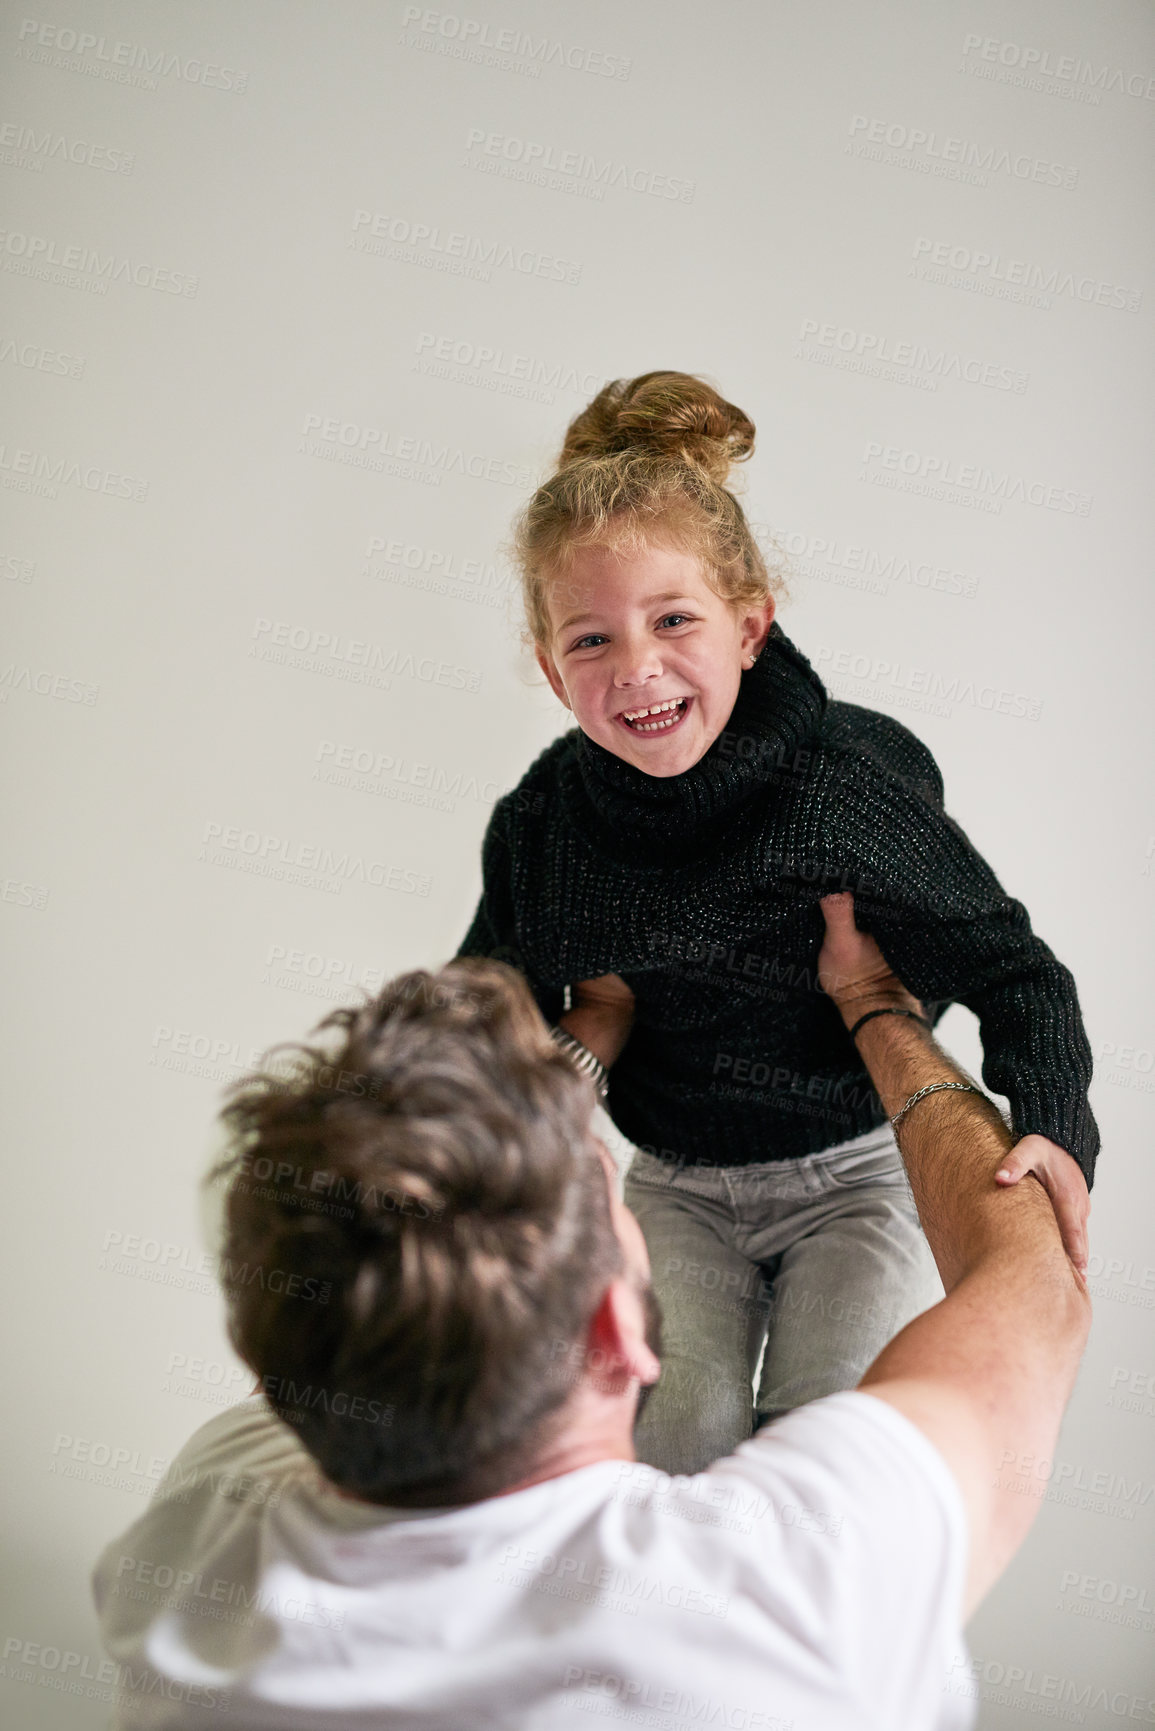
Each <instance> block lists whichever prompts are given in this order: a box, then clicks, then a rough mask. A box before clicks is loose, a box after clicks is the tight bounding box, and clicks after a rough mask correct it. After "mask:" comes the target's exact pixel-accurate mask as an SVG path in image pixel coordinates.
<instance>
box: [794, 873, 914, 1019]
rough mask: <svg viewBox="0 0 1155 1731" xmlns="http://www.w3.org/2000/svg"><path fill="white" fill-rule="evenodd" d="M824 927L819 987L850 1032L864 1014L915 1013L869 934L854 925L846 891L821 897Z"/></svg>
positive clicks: (905, 991)
mask: <svg viewBox="0 0 1155 1731" xmlns="http://www.w3.org/2000/svg"><path fill="white" fill-rule="evenodd" d="M818 905H819V906H820V907H821V909H822V918H823V919H824V920H825V921H826V936H825V938H824V939H823V942H822V948H821V950H820V951H819V952H818V984H819V985H820V986H821V987H822V990H823V991H824V992H826V993H828V994H829V996H830V997H832V998H833V999H834V1002H835V1003H836V1004H837V1005H838V1008H839V1010H840V1011H841V1012H842V1019H843V1021H844V1022H845V1023H846V1026H847V1027H848V1028H849V1027H850V1026H852V1024H853V1023H854V1022H855V1021H856V1020H857V1019H858V1017H859V1016H861V1015H865V1013H866V1011H867V1010H873V1009H881V1008H882V1007H883V1006H884V1005H894V1006H895V1007H896V1008H897V1007H901V1008H903V1009H911V1010H918V1011H920V1012H921V1010H922V1005H921V1004H920V1003H919V1001H918V999H917V998H914V997H912V996H911V994H910V993H909V992H908V991H907V989H906V987H905V986H904V985H903V983H902V981H901V980H900V979H899V978H898V975H897V974H895V973H894V972H893V971H892V969H891V966H890V963H889V962H888V961H887V959H886V957H885V956H884V955H883V953H882V951H881V950H880V949H879V947H878V945H877V944H876V943H875V941H874V939H873V938H872V937H871V936H870V934H869V932H860V931H859V929H858V927H857V926H856V925H855V923H854V897H853V896H852V895H851V893H850V891H849V890H842V891H840V892H839V894H838V895H833V896H823V897H822V899H821V901H820V902H819V904H818Z"/></svg>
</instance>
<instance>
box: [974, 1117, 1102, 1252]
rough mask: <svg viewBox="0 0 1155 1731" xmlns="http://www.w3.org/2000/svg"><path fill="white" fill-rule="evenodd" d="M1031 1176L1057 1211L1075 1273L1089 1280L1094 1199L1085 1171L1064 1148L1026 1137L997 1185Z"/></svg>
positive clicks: (999, 1173) (997, 1178)
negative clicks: (1089, 1228)
mask: <svg viewBox="0 0 1155 1731" xmlns="http://www.w3.org/2000/svg"><path fill="white" fill-rule="evenodd" d="M1028 1172H1033V1173H1034V1175H1035V1177H1036V1178H1037V1179H1038V1180H1039V1183H1040V1184H1041V1185H1042V1186H1043V1189H1044V1190H1045V1191H1046V1192H1047V1195H1048V1196H1049V1197H1050V1198H1051V1206H1052V1207H1053V1208H1054V1210H1055V1219H1056V1220H1057V1221H1058V1223H1059V1236H1060V1237H1061V1238H1062V1240H1063V1249H1064V1250H1065V1251H1066V1252H1067V1255H1068V1256H1069V1257H1070V1259H1071V1263H1072V1265H1073V1266H1074V1269H1075V1272H1076V1273H1077V1274H1078V1275H1079V1276H1080V1277H1081V1278H1082V1279H1083V1280H1086V1278H1087V1217H1088V1215H1089V1214H1090V1212H1091V1198H1090V1196H1089V1195H1088V1194H1087V1180H1086V1179H1085V1178H1084V1177H1083V1173H1082V1169H1081V1167H1080V1166H1079V1165H1078V1163H1077V1162H1076V1161H1075V1159H1074V1158H1073V1156H1072V1155H1070V1154H1068V1153H1067V1150H1066V1149H1065V1148H1060V1147H1059V1144H1058V1143H1057V1142H1052V1141H1050V1140H1049V1138H1048V1137H1046V1136H1024V1137H1023V1139H1022V1141H1021V1142H1016V1143H1015V1145H1014V1147H1013V1148H1012V1149H1011V1151H1010V1153H1009V1154H1008V1155H1007V1157H1006V1159H1005V1160H1004V1161H1003V1163H1002V1165H1001V1166H1000V1167H999V1169H998V1171H997V1172H996V1173H995V1181H996V1183H997V1184H998V1185H999V1187H1000V1188H1001V1189H1004V1190H1005V1189H1007V1188H1009V1186H1010V1185H1012V1184H1017V1183H1018V1182H1019V1180H1020V1179H1021V1178H1024V1177H1025V1176H1026V1174H1027V1173H1028Z"/></svg>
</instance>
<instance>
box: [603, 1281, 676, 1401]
mask: <svg viewBox="0 0 1155 1731" xmlns="http://www.w3.org/2000/svg"><path fill="white" fill-rule="evenodd" d="M661 1368H662V1367H661V1364H660V1362H659V1360H658V1358H657V1356H656V1355H655V1354H654V1352H652V1351H651V1349H650V1347H648V1346H647V1345H646V1321H645V1314H644V1312H643V1310H642V1301H641V1299H640V1298H639V1297H638V1293H637V1290H636V1288H635V1287H633V1286H631V1285H630V1283H629V1281H627V1280H623V1279H621V1278H620V1277H619V1278H617V1279H614V1280H611V1281H610V1284H609V1285H608V1286H607V1287H606V1290H605V1292H604V1293H603V1294H602V1301H601V1303H600V1304H599V1305H598V1307H597V1309H596V1310H595V1311H594V1314H593V1316H592V1317H591V1319H590V1326H589V1334H588V1336H587V1340H586V1369H587V1371H588V1372H589V1374H590V1377H591V1380H592V1381H593V1382H595V1383H596V1384H598V1385H599V1387H600V1388H601V1390H602V1392H604V1393H607V1394H611V1393H613V1392H615V1385H620V1386H623V1387H624V1385H625V1384H626V1383H627V1382H639V1383H641V1384H642V1385H643V1387H648V1386H649V1385H650V1383H653V1382H657V1380H658V1376H659V1374H660V1372H661Z"/></svg>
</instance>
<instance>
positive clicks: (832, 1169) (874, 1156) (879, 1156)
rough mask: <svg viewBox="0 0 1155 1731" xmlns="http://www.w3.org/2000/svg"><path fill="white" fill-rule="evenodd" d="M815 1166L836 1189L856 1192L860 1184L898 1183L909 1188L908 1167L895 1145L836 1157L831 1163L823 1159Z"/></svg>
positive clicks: (833, 1156)
mask: <svg viewBox="0 0 1155 1731" xmlns="http://www.w3.org/2000/svg"><path fill="white" fill-rule="evenodd" d="M814 1164H815V1169H816V1171H818V1172H820V1173H821V1174H822V1175H823V1177H824V1178H825V1180H826V1182H827V1184H828V1185H829V1186H830V1188H831V1189H832V1190H853V1189H855V1188H856V1187H857V1186H858V1185H860V1184H897V1185H899V1186H901V1188H903V1189H905V1188H906V1185H907V1178H906V1167H905V1166H904V1165H903V1163H902V1155H901V1154H900V1153H899V1151H898V1145H897V1143H894V1142H891V1143H889V1144H888V1145H887V1146H886V1147H884V1148H865V1149H862V1148H860V1149H857V1150H856V1151H855V1152H853V1153H850V1154H834V1155H832V1156H831V1158H830V1159H829V1160H825V1159H821V1158H819V1159H818V1160H816V1161H815V1163H814Z"/></svg>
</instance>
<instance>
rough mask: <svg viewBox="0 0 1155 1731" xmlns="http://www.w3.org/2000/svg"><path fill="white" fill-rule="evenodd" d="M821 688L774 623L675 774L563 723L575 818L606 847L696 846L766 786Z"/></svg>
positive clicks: (803, 733)
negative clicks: (716, 729)
mask: <svg viewBox="0 0 1155 1731" xmlns="http://www.w3.org/2000/svg"><path fill="white" fill-rule="evenodd" d="M826 702H827V696H826V688H825V686H824V685H823V683H822V681H821V679H820V678H819V677H818V675H817V673H815V671H814V669H813V668H812V667H811V665H810V663H809V661H807V659H806V657H805V656H804V655H803V654H802V652H801V651H800V650H799V649H797V648H795V646H794V644H793V643H792V642H791V641H790V639H789V638H788V637H787V636H786V634H785V632H784V631H782V629H781V628H780V626H778V625H777V624H774V625H771V627H770V634H769V636H768V637H767V639H766V642H765V644H764V646H763V648H762V651H761V653H760V655H759V656H758V659H757V660H756V661H755V663H754V665H753V667H750V668H747V669H746V671H745V672H744V673H743V674H742V678H741V681H740V683H739V686H738V695H737V697H736V698H735V700H734V707H733V709H732V710H731V711H730V717H729V720H728V721H727V722H726V725H725V727H724V728H723V729H722V732H721V733H720V734H719V736H718V738H717V739H716V740H715V741H714V743H713V745H711V746H710V748H709V750H708V751H706V752H705V753H704V755H703V756H702V757H701V758H699V760H698V762H697V763H695V764H693V765H692V766H691V767H690V768H689V769H687V770H683V772H682V774H681V775H670V776H656V775H647V774H646V773H645V771H644V770H641V769H637V768H635V766H634V765H633V764H632V763H627V762H626V761H625V760H624V759H623V758H620V757H616V756H615V755H614V753H613V752H612V751H607V750H606V749H605V747H604V746H601V745H598V744H596V743H595V741H594V740H592V739H590V738H589V737H588V735H587V734H584V733H582V732H581V730H580V729H577V728H575V729H573V730H572V731H571V734H570V737H571V738H572V740H573V742H574V743H573V753H572V759H571V762H572V764H573V766H574V769H575V771H576V774H573V775H570V776H569V777H567V778H566V781H567V783H568V785H567V787H566V789H565V797H566V801H567V805H568V807H569V811H570V815H571V817H572V818H573V819H574V821H575V823H576V824H577V825H578V827H580V828H583V829H588V828H589V827H590V825H591V820H592V827H593V829H594V832H595V833H594V838H593V839H595V840H596V841H597V842H598V843H599V844H600V845H601V846H603V847H605V848H607V849H609V850H610V851H612V852H615V853H620V852H623V851H625V852H627V853H628V854H629V856H630V857H633V858H635V859H636V857H637V853H638V851H639V850H640V851H643V852H647V853H648V852H651V851H652V852H655V853H656V852H657V851H659V850H660V851H661V852H662V854H663V855H665V856H669V855H670V853H671V852H672V853H673V854H674V856H675V857H685V856H686V854H687V853H695V852H697V851H699V849H700V847H701V846H702V845H703V844H704V843H708V842H709V840H710V838H711V836H712V835H713V834H714V833H715V831H716V828H717V825H718V823H719V822H720V821H721V820H723V819H726V818H729V817H730V816H731V815H732V814H733V813H734V812H735V811H736V810H737V809H738V808H739V807H741V806H742V805H743V804H744V803H745V801H746V800H747V799H748V798H749V796H750V794H752V793H753V792H754V791H755V789H757V788H758V787H762V788H764V789H765V788H766V787H767V786H769V785H772V783H770V781H769V779H768V778H769V777H770V775H771V774H772V772H773V770H774V769H775V768H778V767H785V766H787V765H788V764H789V761H790V759H791V757H792V755H793V753H794V751H795V750H796V749H797V748H798V747H799V746H800V745H801V744H802V742H803V740H805V739H806V738H807V737H808V736H809V735H810V734H811V733H812V732H813V731H814V729H815V727H816V726H817V724H818V722H819V721H820V720H821V718H822V715H823V713H824V711H825V708H826Z"/></svg>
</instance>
